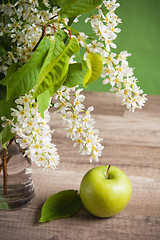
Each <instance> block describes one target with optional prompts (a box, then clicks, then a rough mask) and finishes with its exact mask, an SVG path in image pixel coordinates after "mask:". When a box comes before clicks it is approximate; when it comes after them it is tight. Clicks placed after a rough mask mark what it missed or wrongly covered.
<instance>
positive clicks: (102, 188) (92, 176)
mask: <svg viewBox="0 0 160 240" xmlns="http://www.w3.org/2000/svg"><path fill="white" fill-rule="evenodd" d="M131 194H132V185H131V182H130V180H129V178H128V177H127V175H126V174H125V173H124V172H123V171H122V170H120V169H119V168H117V167H114V166H110V165H109V166H100V167H96V168H93V169H91V170H90V171H88V172H87V173H86V174H85V175H84V177H83V179H82V181H81V185H80V197H81V200H82V202H83V204H84V206H85V207H86V209H87V210H88V211H89V212H90V213H92V214H93V215H95V216H97V217H102V218H105V217H112V216H114V215H116V214H118V213H119V212H121V211H122V210H123V209H124V208H125V207H126V205H127V204H128V202H129V200H130V198H131Z"/></svg>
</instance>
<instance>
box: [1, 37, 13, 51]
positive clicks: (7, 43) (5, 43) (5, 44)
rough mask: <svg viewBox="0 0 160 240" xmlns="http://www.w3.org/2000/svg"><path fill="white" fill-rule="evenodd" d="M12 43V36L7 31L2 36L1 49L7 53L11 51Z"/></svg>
mask: <svg viewBox="0 0 160 240" xmlns="http://www.w3.org/2000/svg"><path fill="white" fill-rule="evenodd" d="M11 45H12V38H11V37H10V36H9V35H8V34H7V33H5V34H3V36H1V37H0V48H1V51H2V52H5V53H7V52H8V51H11ZM2 48H3V49H2Z"/></svg>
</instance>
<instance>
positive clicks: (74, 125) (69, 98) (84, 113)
mask: <svg viewBox="0 0 160 240" xmlns="http://www.w3.org/2000/svg"><path fill="white" fill-rule="evenodd" d="M82 90H83V89H78V90H76V88H71V89H69V88H67V87H64V86H63V87H62V88H61V89H59V90H58V92H57V94H56V95H55V97H54V99H55V100H56V103H55V104H54V107H55V108H57V110H56V111H55V114H56V116H58V117H59V118H61V119H62V121H63V123H64V124H65V126H67V128H66V130H67V136H68V138H71V139H72V140H73V141H75V143H74V147H76V146H77V145H78V146H79V152H80V153H81V154H82V155H90V159H89V160H90V162H92V161H93V160H94V161H96V162H98V161H99V157H100V156H101V150H102V149H103V146H102V145H101V141H102V139H101V138H99V137H98V133H99V131H98V130H97V129H95V128H94V124H95V121H94V119H93V118H91V112H92V111H93V107H89V108H88V109H87V110H85V107H84V105H83V101H84V99H85V96H84V95H82V94H80V93H81V91H82Z"/></svg>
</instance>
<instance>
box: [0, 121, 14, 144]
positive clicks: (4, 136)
mask: <svg viewBox="0 0 160 240" xmlns="http://www.w3.org/2000/svg"><path fill="white" fill-rule="evenodd" d="M14 135H15V133H11V131H10V127H9V126H8V125H7V126H6V127H4V128H3V130H2V131H1V133H0V142H1V143H2V144H3V146H5V144H6V143H7V142H8V141H9V140H10V139H12V138H13V137H14Z"/></svg>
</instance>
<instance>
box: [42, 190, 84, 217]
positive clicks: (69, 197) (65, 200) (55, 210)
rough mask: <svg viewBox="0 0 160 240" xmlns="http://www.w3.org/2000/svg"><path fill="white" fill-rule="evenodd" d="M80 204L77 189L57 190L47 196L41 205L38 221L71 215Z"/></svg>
mask: <svg viewBox="0 0 160 240" xmlns="http://www.w3.org/2000/svg"><path fill="white" fill-rule="evenodd" d="M81 204H82V203H81V199H80V196H79V194H78V191H77V190H67V191H62V192H58V193H56V194H54V195H52V196H51V197H50V198H48V200H47V201H46V202H45V204H44V205H43V207H42V211H41V218H40V220H39V222H47V221H52V220H54V219H58V218H65V217H70V216H73V215H75V214H76V213H77V211H78V210H79V208H80V207H81Z"/></svg>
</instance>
